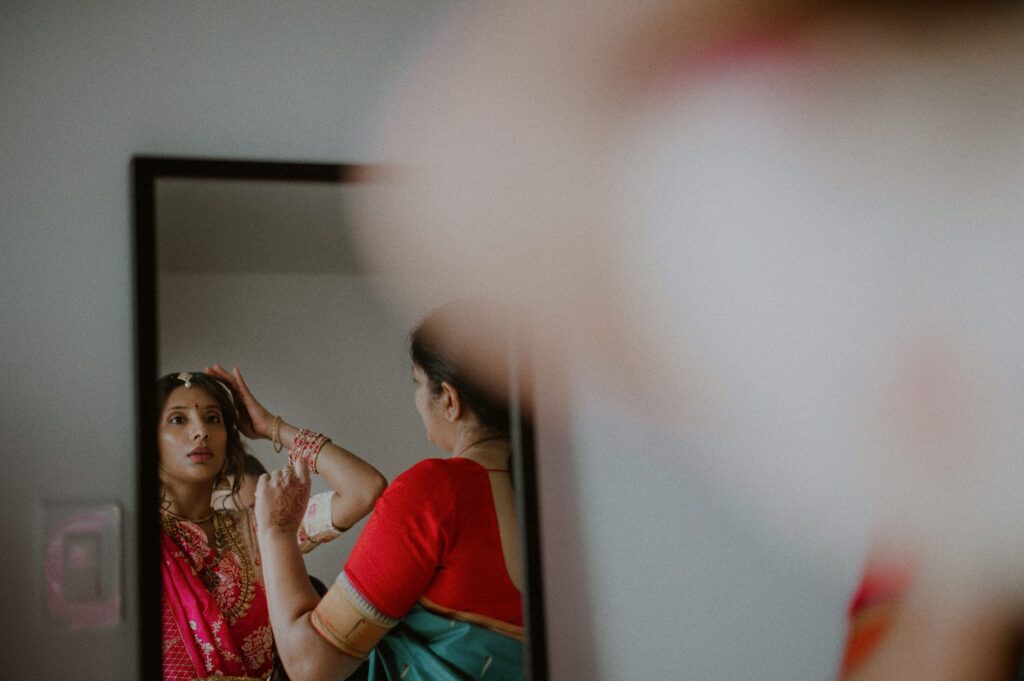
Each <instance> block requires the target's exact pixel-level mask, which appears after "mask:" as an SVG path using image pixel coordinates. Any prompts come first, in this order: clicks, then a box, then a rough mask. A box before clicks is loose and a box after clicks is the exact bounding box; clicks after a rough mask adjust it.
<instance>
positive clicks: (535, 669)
mask: <svg viewBox="0 0 1024 681" xmlns="http://www.w3.org/2000/svg"><path fill="white" fill-rule="evenodd" d="M370 170H371V166H366V165H353V164H338V163H302V162H282V161H254V160H237V159H206V158H187V157H168V156H135V157H133V158H132V161H131V174H132V223H133V227H134V229H133V238H134V244H133V251H134V259H133V279H134V315H135V318H134V322H135V324H134V326H135V329H134V332H135V376H136V381H135V404H136V453H137V459H136V461H137V462H138V468H137V473H138V475H137V481H138V482H137V496H136V500H135V501H136V510H137V513H136V517H137V524H136V535H137V536H138V538H139V541H138V564H137V569H138V575H139V579H138V587H137V592H136V595H137V598H138V603H139V611H138V612H139V615H138V616H139V622H138V632H139V640H138V650H139V669H140V670H141V672H142V678H144V679H156V678H160V676H161V674H162V657H161V656H162V651H161V631H160V622H161V588H160V580H159V579H150V578H147V577H146V575H159V574H160V547H159V542H158V541H157V536H158V533H157V532H156V531H155V530H156V528H158V527H159V521H160V519H159V511H158V508H157V504H156V503H154V500H156V499H157V498H158V497H159V478H158V472H157V467H156V466H155V465H146V462H150V461H156V451H157V444H156V435H155V434H154V433H152V432H150V429H149V428H147V427H146V426H147V424H150V423H154V422H155V421H156V391H155V380H156V377H157V371H158V366H159V361H158V358H159V354H158V353H159V350H160V348H159V343H158V333H157V329H158V328H159V327H158V323H157V322H158V320H157V268H156V265H157V252H156V243H157V239H156V234H157V232H156V230H157V224H156V209H157V206H156V189H157V182H158V181H159V180H161V179H170V178H177V179H222V180H223V179H235V180H258V181H266V180H271V181H280V182H306V183H309V182H316V183H327V184H343V183H354V182H359V181H362V180H363V179H365V178H366V177H367V176H368V175H369V172H368V171H370ZM519 347H520V348H524V349H525V346H524V345H522V344H520V346H519ZM527 354H528V353H526V352H525V351H520V352H517V353H516V357H514V358H513V359H514V361H513V362H512V365H513V376H512V379H513V385H514V386H523V385H530V381H529V380H528V379H529V373H528V372H529V361H528V357H527ZM511 394H512V403H511V404H510V410H511V417H512V418H511V422H512V424H513V428H512V442H513V459H514V468H515V472H516V474H517V477H516V481H517V483H518V484H517V485H516V492H517V495H516V496H517V505H518V513H519V529H520V540H521V546H522V547H523V549H524V550H523V556H522V559H523V562H524V567H525V582H526V583H525V593H524V594H523V622H524V624H525V627H526V645H525V647H524V665H523V669H524V679H526V681H547V679H548V662H547V629H546V626H545V609H544V591H543V580H542V572H541V566H542V562H541V554H540V548H541V542H540V536H541V535H540V529H541V528H540V512H539V496H538V485H537V467H536V458H535V457H536V439H535V437H534V434H533V431H532V429H528V428H524V427H523V421H522V417H521V415H522V413H523V412H524V411H525V412H526V413H531V414H533V413H534V410H533V409H532V404H533V399H532V396H531V395H530V394H527V393H525V391H522V390H515V389H513V390H512V391H511Z"/></svg>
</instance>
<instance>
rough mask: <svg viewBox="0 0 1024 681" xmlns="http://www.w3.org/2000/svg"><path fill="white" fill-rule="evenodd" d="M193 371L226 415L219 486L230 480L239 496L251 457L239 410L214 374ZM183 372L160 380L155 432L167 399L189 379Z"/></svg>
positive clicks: (194, 382) (195, 380)
mask: <svg viewBox="0 0 1024 681" xmlns="http://www.w3.org/2000/svg"><path fill="white" fill-rule="evenodd" d="M191 374H192V377H191V378H190V379H189V382H190V383H191V384H192V385H193V386H194V387H196V388H199V389H200V390H202V391H204V392H205V393H206V394H207V395H209V396H210V397H212V398H213V400H214V401H215V402H216V403H217V406H218V407H220V411H221V415H222V416H223V418H224V429H225V430H226V431H227V434H228V444H227V457H226V458H225V460H224V467H223V468H222V469H220V471H218V473H217V481H216V484H215V487H221V488H222V487H224V486H226V485H228V481H230V489H231V494H232V496H234V495H237V494H238V490H239V489H241V487H242V474H243V473H244V471H245V468H246V464H245V457H246V456H248V453H247V452H246V451H245V445H243V444H242V438H241V436H240V435H239V433H238V410H237V409H236V408H235V403H234V401H233V400H232V399H231V391H230V390H228V389H227V387H226V386H225V385H224V384H223V383H221V382H220V381H218V380H217V379H216V378H214V377H213V376H210V375H208V374H204V373H203V372H201V371H193V372H191ZM181 375H182V374H178V373H174V374H167V375H166V376H161V377H160V378H158V379H157V382H156V404H157V408H156V416H157V422H156V423H154V424H153V432H156V429H157V428H158V427H159V424H160V415H161V414H163V411H164V407H165V406H167V398H168V397H170V396H171V393H172V392H174V389H175V388H180V387H181V386H183V385H185V382H184V381H183V380H182V379H180V378H178V376H181ZM164 501H165V500H164V499H163V492H161V503H163V502H164Z"/></svg>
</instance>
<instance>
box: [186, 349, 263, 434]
mask: <svg viewBox="0 0 1024 681" xmlns="http://www.w3.org/2000/svg"><path fill="white" fill-rule="evenodd" d="M203 372H204V373H207V374H209V375H211V376H213V377H214V378H216V379H218V380H220V381H222V382H223V383H224V384H226V385H227V386H228V388H229V389H230V390H231V396H232V397H233V398H234V400H235V406H236V407H237V408H238V431H239V432H240V433H242V435H244V436H246V437H247V438H250V439H253V440H255V439H258V438H266V439H269V438H270V430H271V428H272V427H273V425H274V415H273V414H271V413H270V411H268V410H267V408H266V407H264V406H263V405H262V404H260V403H259V401H258V400H257V399H256V398H255V397H253V395H252V392H250V390H249V386H247V385H246V384H245V379H244V378H242V372H241V371H239V370H238V367H234V368H233V369H232V370H231V372H230V373H229V372H228V370H227V369H225V368H224V367H222V366H221V365H220V364H214V365H213V366H210V367H206V368H205V369H203Z"/></svg>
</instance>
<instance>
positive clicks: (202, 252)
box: [132, 156, 547, 680]
mask: <svg viewBox="0 0 1024 681" xmlns="http://www.w3.org/2000/svg"><path fill="white" fill-rule="evenodd" d="M367 170H369V168H367V167H364V166H356V165H346V164H330V163H295V162H269V161H243V160H216V159H194V158H164V157H150V156H144V157H136V158H134V159H133V161H132V172H133V199H134V227H135V234H134V236H135V315H136V317H135V322H136V364H137V366H136V369H137V383H136V394H137V398H138V399H137V404H138V414H137V417H138V424H139V428H138V437H137V447H138V452H139V460H140V462H141V463H140V466H139V485H138V487H139V498H138V501H139V504H138V508H139V509H140V512H139V523H140V525H139V528H138V529H139V536H140V537H142V538H143V539H144V543H143V545H142V546H140V548H139V561H140V565H139V568H140V569H139V574H140V575H144V576H148V575H153V578H152V579H150V578H148V577H144V578H143V579H142V580H140V593H139V596H140V598H139V603H140V622H141V625H140V648H139V649H140V654H141V669H142V670H143V674H144V678H159V677H158V674H160V671H159V670H160V668H161V658H162V651H161V644H160V640H161V633H160V626H161V625H160V622H161V593H160V586H159V584H160V582H159V579H158V577H157V576H158V575H159V574H160V569H161V566H160V552H159V547H158V543H157V535H158V533H157V532H156V528H157V527H158V523H159V518H158V508H157V504H156V500H157V499H158V496H159V480H158V472H157V466H156V460H157V458H156V454H155V451H156V441H155V435H154V433H153V432H152V431H151V429H150V428H148V427H147V424H152V423H155V422H156V409H157V405H156V399H157V398H156V392H155V389H154V380H155V379H156V377H157V376H159V375H162V374H164V373H167V372H170V371H179V370H194V369H199V368H202V366H204V365H207V364H211V363H214V362H219V363H224V364H228V365H238V366H240V367H241V368H242V369H243V371H245V374H246V378H247V381H248V382H249V384H250V386H251V387H252V388H253V390H254V391H255V392H257V393H258V394H259V396H260V398H261V399H264V400H266V401H268V402H271V403H275V404H276V406H279V407H280V408H284V409H288V410H290V411H291V412H292V413H301V415H302V418H303V419H304V424H309V425H310V426H311V427H315V428H321V429H322V430H323V431H324V432H335V433H344V438H345V446H346V447H349V448H351V449H352V450H353V451H356V452H358V453H359V454H360V455H362V456H364V457H365V458H366V459H367V460H369V461H372V462H373V463H374V465H375V466H377V467H378V468H380V470H381V471H382V472H383V473H384V474H385V476H387V477H388V478H389V479H391V478H393V477H394V475H395V474H397V473H399V472H401V471H402V470H404V469H406V468H408V467H409V466H410V465H412V464H413V463H415V461H416V460H418V459H421V458H423V457H424V456H427V455H430V454H429V452H428V451H427V450H426V449H425V443H424V441H423V434H422V425H421V424H420V423H419V420H418V416H417V414H416V412H415V410H414V409H412V406H411V393H410V390H409V388H410V384H409V362H408V358H407V355H408V331H409V328H410V324H412V323H414V322H415V321H416V320H417V319H418V318H419V317H421V316H422V315H423V314H424V313H425V312H427V311H428V310H426V309H416V308H414V307H413V306H412V304H411V303H403V302H402V301H396V300H383V299H382V298H381V297H380V294H379V293H378V292H377V291H378V290H379V289H378V286H377V285H376V284H377V282H376V281H375V280H374V275H373V274H372V273H370V272H368V271H366V270H365V269H364V268H363V266H362V263H361V260H360V258H359V257H358V254H357V251H358V249H357V248H356V247H355V245H354V238H353V236H352V235H353V230H352V229H351V225H350V223H349V222H348V220H349V215H350V213H349V212H348V211H347V206H348V204H349V203H350V202H351V201H352V199H353V197H355V195H356V194H357V193H358V192H360V191H365V190H366V185H365V183H364V182H363V181H362V178H365V177H366V176H367V175H368V173H367V172H366V171H367ZM437 302H438V303H442V302H444V301H437ZM518 354H519V355H520V356H522V355H524V354H525V353H522V352H520V353H518ZM520 359H521V357H520ZM512 365H513V366H514V367H515V371H514V374H516V376H514V380H518V379H521V378H522V374H523V372H524V371H527V369H526V365H525V364H524V363H523V362H519V361H517V362H513V363H512ZM512 394H513V395H516V396H517V397H516V398H515V399H513V400H512V413H511V417H512V418H511V421H512V423H513V432H512V442H513V470H514V473H515V491H516V497H517V511H518V521H519V536H520V542H521V546H522V547H523V550H522V557H521V558H522V561H521V562H522V564H523V572H524V584H525V588H524V593H523V598H522V601H523V611H524V617H523V621H524V628H525V631H526V646H525V659H524V670H525V678H527V679H534V680H542V679H546V678H547V662H546V657H547V656H546V647H545V640H546V637H545V634H544V631H545V629H544V607H543V588H542V583H541V571H540V566H541V559H540V554H539V547H540V542H539V536H540V535H539V532H540V519H539V511H538V500H537V485H536V477H535V466H534V440H533V436H532V432H530V431H529V430H528V429H524V428H522V426H521V424H522V419H521V415H522V413H523V407H524V405H523V404H522V403H521V401H522V400H523V399H526V400H528V399H529V396H528V395H526V396H523V395H522V393H521V392H520V391H517V390H513V391H512ZM526 406H527V407H528V405H526ZM250 451H251V453H252V454H254V455H255V456H256V457H257V458H259V459H260V460H261V461H262V462H263V463H264V464H265V465H266V466H267V467H268V468H273V467H279V466H280V465H281V462H280V461H278V460H276V459H275V457H280V455H279V454H275V453H274V452H273V451H272V449H271V448H270V446H269V445H267V446H266V447H261V446H260V445H258V444H256V445H253V446H250ZM435 455H436V454H435ZM315 484H316V483H315ZM321 484H322V483H321ZM316 491H319V489H318V488H317V487H316V486H314V492H316ZM360 528H361V525H357V526H356V527H354V528H353V529H352V530H351V531H350V532H349V533H347V536H345V537H344V539H343V540H340V541H339V542H337V543H336V545H334V544H335V543H332V546H331V547H330V548H329V549H327V548H325V549H321V550H320V551H318V552H315V553H314V554H311V555H312V556H315V558H313V557H311V558H310V559H308V560H307V568H308V569H309V572H310V574H311V575H314V576H316V577H319V578H320V579H321V580H322V581H324V582H325V583H330V582H331V581H332V580H333V579H334V576H335V574H336V573H337V571H338V570H340V568H341V565H342V564H343V563H344V560H345V557H346V556H347V554H348V551H349V550H350V549H351V545H352V543H354V540H355V538H356V537H357V536H358V532H359V530H360ZM150 538H151V539H152V540H151V541H149V539H150ZM332 570H333V572H334V574H331V571H332Z"/></svg>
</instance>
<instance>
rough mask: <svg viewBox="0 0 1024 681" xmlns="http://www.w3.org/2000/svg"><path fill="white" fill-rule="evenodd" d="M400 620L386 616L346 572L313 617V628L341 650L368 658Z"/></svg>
mask: <svg viewBox="0 0 1024 681" xmlns="http://www.w3.org/2000/svg"><path fill="white" fill-rule="evenodd" d="M398 622H399V620H397V619H395V618H393V617H387V616H385V615H382V614H381V613H380V612H379V611H377V609H376V608H374V607H373V606H372V605H371V604H370V603H369V601H367V600H366V599H365V598H364V597H363V596H362V595H361V594H359V592H358V591H356V589H355V588H354V587H352V585H351V584H350V583H349V582H348V579H347V578H346V577H345V573H344V572H342V573H341V574H340V575H339V576H338V579H337V580H335V582H334V584H333V585H331V588H330V590H328V592H327V595H325V596H324V597H323V598H322V599H321V600H320V603H319V604H318V605H317V606H316V608H314V610H313V612H312V613H311V615H310V623H311V624H312V625H313V629H314V630H315V631H316V632H317V634H319V635H320V637H321V638H323V639H324V640H325V641H327V642H328V643H329V644H331V645H332V646H333V647H335V648H337V649H338V650H339V651H341V652H342V653H344V654H345V655H348V656H350V657H355V658H358V659H362V658H365V657H366V656H368V655H369V654H370V653H371V652H372V651H373V648H374V646H376V645H377V643H378V642H379V641H380V640H381V638H383V637H384V635H385V634H387V633H388V630H390V629H391V627H393V626H395V624H398Z"/></svg>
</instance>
